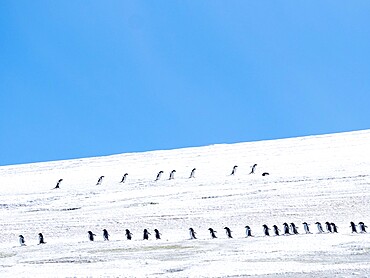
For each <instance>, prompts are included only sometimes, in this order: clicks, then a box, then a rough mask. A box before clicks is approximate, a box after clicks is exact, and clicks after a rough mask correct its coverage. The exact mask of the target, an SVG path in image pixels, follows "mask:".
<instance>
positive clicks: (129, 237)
mask: <svg viewBox="0 0 370 278" xmlns="http://www.w3.org/2000/svg"><path fill="white" fill-rule="evenodd" d="M126 238H127V240H131V239H132V233H131V232H130V230H129V229H126Z"/></svg>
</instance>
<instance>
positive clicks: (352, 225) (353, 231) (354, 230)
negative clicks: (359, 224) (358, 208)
mask: <svg viewBox="0 0 370 278" xmlns="http://www.w3.org/2000/svg"><path fill="white" fill-rule="evenodd" d="M350 224H351V226H350V227H351V230H352V233H357V229H356V224H355V223H353V222H352V221H351V222H350Z"/></svg>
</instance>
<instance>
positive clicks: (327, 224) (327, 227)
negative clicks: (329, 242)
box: [325, 221, 333, 233]
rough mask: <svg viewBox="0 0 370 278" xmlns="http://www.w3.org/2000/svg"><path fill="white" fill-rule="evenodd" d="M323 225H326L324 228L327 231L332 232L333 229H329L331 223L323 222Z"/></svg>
mask: <svg viewBox="0 0 370 278" xmlns="http://www.w3.org/2000/svg"><path fill="white" fill-rule="evenodd" d="M325 225H326V230H327V231H328V233H332V232H333V230H332V229H331V224H330V223H329V222H327V221H326V222H325Z"/></svg>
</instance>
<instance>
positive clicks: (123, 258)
mask: <svg viewBox="0 0 370 278" xmlns="http://www.w3.org/2000/svg"><path fill="white" fill-rule="evenodd" d="M369 143H370V131H369V130H366V131H357V132H350V133H340V134H331V135H324V136H310V137H300V138H292V139H283V140H271V141H260V142H250V143H238V144H229V145H227V144H225V145H212V146H207V147H198V148H186V149H177V150H169V151H153V152H145V153H130V154H121V155H113V156H107V157H96V158H87V159H76V160H69V161H55V162H47V163H35V164H26V165H15V166H5V167H0V210H1V221H0V225H1V230H0V277H121V276H122V277H245V276H253V277H256V276H258V277H316V276H319V277H354V276H356V277H370V235H369V234H352V233H351V230H350V228H349V222H350V221H354V222H355V223H358V222H360V221H363V222H365V224H368V225H369V224H370V217H369V202H370V194H369V189H370V175H369V172H370V148H369ZM254 163H257V164H258V166H257V168H256V173H255V174H251V175H249V172H250V170H251V168H250V167H251V166H252V165H253V164H254ZM234 165H238V166H239V167H238V168H237V171H236V174H235V175H234V176H230V173H231V170H232V168H233V166H234ZM194 167H196V168H197V170H196V173H195V178H193V179H189V178H188V177H189V175H190V172H191V169H193V168H194ZM173 169H175V170H176V173H175V179H173V180H168V177H169V173H170V171H171V170H173ZM160 170H163V171H164V174H163V175H162V178H161V180H159V181H157V182H155V181H154V180H155V177H156V175H157V173H158V172H159V171H160ZM126 172H127V173H128V174H129V175H128V177H127V181H126V183H124V184H122V183H119V182H120V180H121V178H122V176H123V174H124V173H126ZM263 172H269V173H270V175H269V176H265V177H263V176H262V175H261V174H262V173H263ZM102 175H104V176H105V178H104V179H103V182H102V184H101V185H96V182H97V180H98V178H99V177H100V176H102ZM60 178H63V181H62V182H61V184H60V187H61V188H60V189H53V187H55V185H56V183H57V181H58V180H59V179H60ZM304 221H306V222H308V223H311V226H310V228H311V230H312V232H313V234H308V235H306V234H303V233H304V231H303V227H302V222H304ZM316 221H319V222H321V223H324V222H326V221H329V222H334V223H336V224H337V226H338V227H339V233H338V234H333V233H325V234H318V233H317V228H316V226H315V225H314V223H315V222H316ZM284 222H288V223H291V222H294V223H296V224H297V225H298V227H299V232H300V234H299V235H290V236H270V237H266V236H264V235H263V230H262V225H263V224H267V225H268V226H269V227H271V226H272V225H274V224H276V225H278V226H279V227H280V229H282V224H283V223H284ZM245 225H249V226H250V227H251V228H252V233H253V235H254V237H249V238H246V237H245V229H244V227H245ZM225 226H228V227H230V228H231V230H232V231H233V238H232V239H229V238H227V237H226V234H225V230H224V229H223V228H224V227H225ZM369 226H370V225H369ZM190 227H192V228H194V230H195V231H196V233H197V236H198V239H194V240H190V239H189V231H188V229H189V228H190ZM210 227H212V228H213V229H215V230H216V231H217V232H218V233H217V236H218V238H216V239H211V237H210V234H209V232H208V228H210ZM104 228H105V229H107V230H108V231H109V233H110V235H111V236H110V241H103V237H102V235H103V232H102V230H103V229H104ZM145 228H147V229H149V232H150V233H151V236H150V238H149V240H148V241H144V240H142V232H143V229H145ZM155 228H157V229H159V231H160V232H161V233H162V239H161V240H155V238H154V232H153V230H154V229H155ZM125 229H130V231H131V232H132V233H133V240H131V241H128V240H126V238H125ZM89 230H91V231H93V232H94V233H95V234H96V235H97V236H96V239H95V241H94V242H90V241H88V239H87V231H89ZM40 232H42V233H43V235H44V238H45V241H46V242H47V243H46V244H44V245H38V244H37V243H38V236H37V235H38V233H40ZM20 234H22V235H23V236H24V237H25V240H26V244H27V246H23V247H21V246H20V245H19V242H18V235H20Z"/></svg>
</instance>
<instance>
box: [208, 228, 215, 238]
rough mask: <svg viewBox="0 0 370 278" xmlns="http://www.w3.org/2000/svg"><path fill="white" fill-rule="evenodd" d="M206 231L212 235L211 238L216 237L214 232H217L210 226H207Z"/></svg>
mask: <svg viewBox="0 0 370 278" xmlns="http://www.w3.org/2000/svg"><path fill="white" fill-rule="evenodd" d="M208 231H209V233H210V234H211V237H212V238H217V237H216V234H215V233H217V232H216V231H215V230H213V229H212V228H209V229H208Z"/></svg>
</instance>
